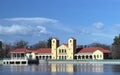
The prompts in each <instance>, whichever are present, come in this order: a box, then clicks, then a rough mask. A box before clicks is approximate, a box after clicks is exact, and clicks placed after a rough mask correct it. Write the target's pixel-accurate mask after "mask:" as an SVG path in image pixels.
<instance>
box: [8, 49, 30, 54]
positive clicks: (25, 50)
mask: <svg viewBox="0 0 120 75" xmlns="http://www.w3.org/2000/svg"><path fill="white" fill-rule="evenodd" d="M30 52H32V51H30V50H28V49H26V48H17V49H15V50H12V51H11V52H10V53H30Z"/></svg>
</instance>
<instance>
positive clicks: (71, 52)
mask: <svg viewBox="0 0 120 75" xmlns="http://www.w3.org/2000/svg"><path fill="white" fill-rule="evenodd" d="M75 49H76V39H75V38H69V40H68V54H69V57H68V58H67V59H68V60H73V59H74V53H75Z"/></svg>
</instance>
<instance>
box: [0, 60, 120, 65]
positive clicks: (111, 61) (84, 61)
mask: <svg viewBox="0 0 120 75" xmlns="http://www.w3.org/2000/svg"><path fill="white" fill-rule="evenodd" d="M3 61H4V60H0V65H2V64H3ZM39 64H120V59H118V60H113V59H112V60H39ZM21 65H22V64H21Z"/></svg>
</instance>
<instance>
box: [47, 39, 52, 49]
mask: <svg viewBox="0 0 120 75" xmlns="http://www.w3.org/2000/svg"><path fill="white" fill-rule="evenodd" d="M51 42H52V37H50V38H49V39H48V40H47V47H48V48H51Z"/></svg>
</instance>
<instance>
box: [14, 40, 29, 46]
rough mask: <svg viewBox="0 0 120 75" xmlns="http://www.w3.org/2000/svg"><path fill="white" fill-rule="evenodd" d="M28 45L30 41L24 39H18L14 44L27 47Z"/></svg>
mask: <svg viewBox="0 0 120 75" xmlns="http://www.w3.org/2000/svg"><path fill="white" fill-rule="evenodd" d="M27 46H28V42H27V41H23V40H20V41H17V42H15V43H14V44H13V47H14V48H25V47H27Z"/></svg>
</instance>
